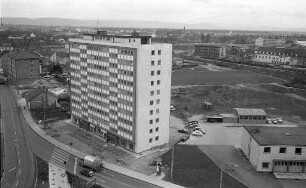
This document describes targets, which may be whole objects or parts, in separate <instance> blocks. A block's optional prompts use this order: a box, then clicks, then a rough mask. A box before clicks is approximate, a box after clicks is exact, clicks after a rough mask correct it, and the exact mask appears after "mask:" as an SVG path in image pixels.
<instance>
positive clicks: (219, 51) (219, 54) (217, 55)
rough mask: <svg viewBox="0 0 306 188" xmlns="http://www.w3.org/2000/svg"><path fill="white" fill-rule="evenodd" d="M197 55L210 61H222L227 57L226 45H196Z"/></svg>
mask: <svg viewBox="0 0 306 188" xmlns="http://www.w3.org/2000/svg"><path fill="white" fill-rule="evenodd" d="M194 53H195V55H198V56H200V57H203V58H208V59H221V58H225V57H226V45H221V44H210V43H202V44H195V51H194Z"/></svg>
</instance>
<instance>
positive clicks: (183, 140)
mask: <svg viewBox="0 0 306 188" xmlns="http://www.w3.org/2000/svg"><path fill="white" fill-rule="evenodd" d="M189 138H190V136H184V137H183V138H181V141H182V142H186V141H187V140H188V139H189Z"/></svg>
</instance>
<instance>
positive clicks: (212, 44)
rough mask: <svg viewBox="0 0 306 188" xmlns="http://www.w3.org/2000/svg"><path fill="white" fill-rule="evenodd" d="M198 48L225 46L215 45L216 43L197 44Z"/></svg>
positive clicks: (221, 45)
mask: <svg viewBox="0 0 306 188" xmlns="http://www.w3.org/2000/svg"><path fill="white" fill-rule="evenodd" d="M195 45H196V46H209V47H224V46H225V45H223V44H214V43H197V44H195Z"/></svg>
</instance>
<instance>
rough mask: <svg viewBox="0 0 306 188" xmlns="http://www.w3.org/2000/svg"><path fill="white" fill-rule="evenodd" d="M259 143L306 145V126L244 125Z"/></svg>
mask: <svg viewBox="0 0 306 188" xmlns="http://www.w3.org/2000/svg"><path fill="white" fill-rule="evenodd" d="M244 128H245V129H246V130H247V131H248V133H249V134H250V135H251V136H252V137H253V138H254V139H255V140H256V142H257V143H258V144H259V145H291V146H306V128H305V127H271V126H244Z"/></svg>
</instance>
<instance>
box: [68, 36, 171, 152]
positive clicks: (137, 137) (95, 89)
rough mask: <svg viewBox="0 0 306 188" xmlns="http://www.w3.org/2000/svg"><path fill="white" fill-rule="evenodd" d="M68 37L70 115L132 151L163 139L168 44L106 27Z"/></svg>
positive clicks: (168, 77)
mask: <svg viewBox="0 0 306 188" xmlns="http://www.w3.org/2000/svg"><path fill="white" fill-rule="evenodd" d="M69 42H70V61H71V62H70V68H71V113H72V120H73V121H74V122H75V123H77V124H79V125H80V127H82V128H84V129H87V130H91V131H94V132H96V133H97V134H99V135H100V136H102V137H104V138H106V139H107V140H108V141H109V142H111V143H114V144H117V145H120V146H122V147H125V148H127V149H129V150H131V151H134V152H136V153H139V152H143V151H146V150H149V149H152V148H155V147H159V146H163V145H165V144H167V143H168V142H169V116H170V93H171V65H172V45H171V44H161V43H152V42H151V37H149V36H140V35H139V34H137V33H135V32H134V33H133V34H132V35H129V36H126V35H123V36H122V35H109V34H107V32H106V31H98V32H97V34H84V35H83V38H82V39H77V38H71V39H69Z"/></svg>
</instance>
